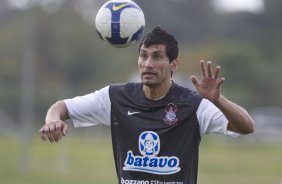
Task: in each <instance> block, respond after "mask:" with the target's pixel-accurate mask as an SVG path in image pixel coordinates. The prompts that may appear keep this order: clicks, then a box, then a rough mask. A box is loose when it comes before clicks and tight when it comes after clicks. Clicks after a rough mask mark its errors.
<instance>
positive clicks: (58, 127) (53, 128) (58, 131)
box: [39, 121, 68, 143]
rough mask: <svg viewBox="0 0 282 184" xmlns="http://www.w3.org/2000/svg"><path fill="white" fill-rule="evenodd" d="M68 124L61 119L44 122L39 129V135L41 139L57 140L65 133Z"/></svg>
mask: <svg viewBox="0 0 282 184" xmlns="http://www.w3.org/2000/svg"><path fill="white" fill-rule="evenodd" d="M67 130H68V126H67V125H66V124H65V123H64V122H62V121H52V122H50V123H47V124H45V125H44V126H43V127H42V128H41V129H40V130H39V133H40V137H41V139H42V140H43V141H46V140H47V139H48V140H49V141H50V142H51V143H53V142H58V141H59V140H60V139H61V138H62V136H65V135H66V134H67Z"/></svg>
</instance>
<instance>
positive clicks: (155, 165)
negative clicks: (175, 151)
mask: <svg viewBox="0 0 282 184" xmlns="http://www.w3.org/2000/svg"><path fill="white" fill-rule="evenodd" d="M139 151H140V153H141V154H142V156H138V155H134V154H133V152H132V151H131V150H130V151H128V152H127V158H126V160H125V162H124V167H123V170H124V171H139V172H147V173H152V174H159V175H169V174H174V173H177V172H178V171H180V170H181V169H180V167H179V159H178V158H177V157H175V156H171V157H168V156H159V157H158V156H157V155H158V154H159V151H160V138H159V136H158V134H157V133H155V132H152V131H145V132H143V133H141V134H140V136H139Z"/></svg>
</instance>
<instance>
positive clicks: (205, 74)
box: [200, 60, 207, 78]
mask: <svg viewBox="0 0 282 184" xmlns="http://www.w3.org/2000/svg"><path fill="white" fill-rule="evenodd" d="M200 65H201V69H202V76H203V78H205V77H207V73H206V67H205V61H204V60H201V61H200Z"/></svg>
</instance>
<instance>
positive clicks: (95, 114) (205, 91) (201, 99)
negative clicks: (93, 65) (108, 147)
mask: <svg viewBox="0 0 282 184" xmlns="http://www.w3.org/2000/svg"><path fill="white" fill-rule="evenodd" d="M178 67H179V61H178V42H177V40H176V39H175V37H174V36H173V35H171V34H170V33H168V32H167V31H166V30H164V29H163V28H161V27H160V26H157V27H155V28H154V29H153V30H152V31H151V32H150V33H148V34H147V35H146V36H145V37H144V38H143V39H142V40H141V43H140V45H139V57H138V69H139V72H140V76H141V80H142V82H140V83H125V84H113V85H109V86H106V87H104V88H102V89H100V90H97V91H95V92H93V93H90V94H87V95H85V96H78V97H75V98H72V99H65V100H62V101H58V102H56V103H55V104H53V105H52V106H51V107H50V109H49V110H48V112H47V115H46V119H45V125H44V126H43V127H42V128H41V129H40V130H39V132H40V135H41V138H42V139H43V140H49V141H50V142H58V141H59V140H60V139H61V138H62V137H63V136H65V135H66V134H67V129H68V127H67V124H65V122H64V121H65V120H67V119H69V118H71V119H72V121H73V123H74V126H75V127H87V126H92V125H97V124H105V125H107V126H110V127H111V135H112V142H113V150H114V158H115V165H116V171H117V176H118V182H119V184H123V183H145V184H147V183H148V184H152V183H158V184H161V183H174V184H176V183H177V184H196V183H197V172H198V154H199V144H200V140H201V138H202V137H203V136H204V135H206V134H210V133H218V134H224V135H229V136H237V135H239V134H249V133H252V132H253V130H254V121H253V119H252V118H251V117H250V115H249V114H248V112H247V111H246V110H245V109H243V108H242V107H240V106H239V105H237V104H235V103H233V102H231V101H229V100H227V99H226V98H225V97H223V96H222V95H221V92H220V88H221V85H222V84H223V82H224V78H222V77H219V73H220V70H221V68H220V67H219V66H217V67H215V68H213V67H212V63H211V62H210V61H208V62H205V61H201V62H200V67H201V71H202V79H201V80H198V79H197V78H196V77H195V76H192V77H191V80H192V82H193V84H194V85H195V88H196V89H197V92H196V91H193V90H191V89H188V88H185V87H182V86H180V85H178V84H176V83H175V82H173V80H172V75H173V72H175V71H176V70H177V68H178Z"/></svg>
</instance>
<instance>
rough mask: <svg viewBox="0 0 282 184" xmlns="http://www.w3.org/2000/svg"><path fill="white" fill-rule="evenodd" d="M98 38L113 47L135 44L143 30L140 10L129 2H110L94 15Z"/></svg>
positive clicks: (118, 0)
mask: <svg viewBox="0 0 282 184" xmlns="http://www.w3.org/2000/svg"><path fill="white" fill-rule="evenodd" d="M95 24H96V30H97V32H98V35H99V37H100V38H101V39H102V40H104V41H106V42H109V43H110V44H111V45H113V46H115V47H126V46H129V45H130V44H132V43H134V42H137V41H138V40H139V39H140V38H141V36H142V34H143V32H144V28H145V17H144V13H143V11H142V9H141V8H140V7H139V6H138V5H137V4H136V3H134V2H133V1H130V0H110V1H108V2H106V3H105V4H104V5H103V6H102V7H101V8H100V9H99V11H98V13H97V15H96V20H95Z"/></svg>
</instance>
